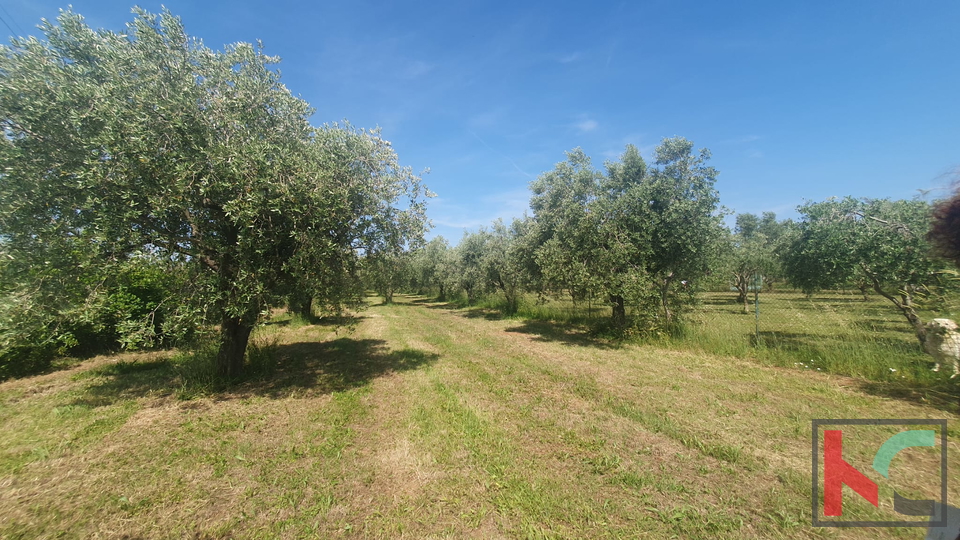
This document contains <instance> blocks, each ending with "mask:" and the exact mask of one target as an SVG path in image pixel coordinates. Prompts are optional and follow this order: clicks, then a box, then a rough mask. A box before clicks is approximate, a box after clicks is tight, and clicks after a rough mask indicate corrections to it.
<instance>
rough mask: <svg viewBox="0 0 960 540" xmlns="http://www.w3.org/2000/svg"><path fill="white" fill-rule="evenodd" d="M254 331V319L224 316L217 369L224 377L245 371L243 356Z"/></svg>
mask: <svg viewBox="0 0 960 540" xmlns="http://www.w3.org/2000/svg"><path fill="white" fill-rule="evenodd" d="M251 331H253V321H249V320H245V319H242V318H240V317H229V316H224V317H223V320H222V322H221V323H220V350H219V352H217V371H218V372H219V374H220V375H221V376H223V377H227V378H231V377H238V376H240V375H241V374H242V373H243V357H244V354H245V353H246V352H247V342H249V341H250V332H251Z"/></svg>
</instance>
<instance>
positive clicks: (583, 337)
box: [505, 320, 618, 349]
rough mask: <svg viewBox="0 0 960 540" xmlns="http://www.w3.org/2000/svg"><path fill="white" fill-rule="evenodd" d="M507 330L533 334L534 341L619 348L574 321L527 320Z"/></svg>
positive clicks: (598, 347) (613, 342)
mask: <svg viewBox="0 0 960 540" xmlns="http://www.w3.org/2000/svg"><path fill="white" fill-rule="evenodd" d="M505 331H506V332H516V333H520V334H531V335H532V336H533V340H534V341H542V342H560V343H565V344H567V345H576V346H578V347H593V348H596V349H616V348H618V344H617V342H615V341H612V340H608V339H604V338H601V337H598V336H596V335H593V334H592V333H591V331H590V330H589V328H588V327H585V326H582V325H576V324H572V323H562V322H552V321H539V320H527V321H523V322H522V323H521V324H520V325H518V326H513V327H510V328H507V329H505Z"/></svg>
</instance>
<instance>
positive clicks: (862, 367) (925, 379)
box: [473, 290, 960, 410]
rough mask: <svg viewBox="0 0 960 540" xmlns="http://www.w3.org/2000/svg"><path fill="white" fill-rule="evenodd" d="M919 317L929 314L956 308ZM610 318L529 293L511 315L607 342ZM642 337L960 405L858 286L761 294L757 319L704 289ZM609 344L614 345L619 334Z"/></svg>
mask: <svg viewBox="0 0 960 540" xmlns="http://www.w3.org/2000/svg"><path fill="white" fill-rule="evenodd" d="M751 302H752V299H751ZM503 305H504V303H503V300H502V298H500V297H498V296H497V295H492V296H490V297H487V298H483V299H481V300H480V301H478V302H477V303H476V305H475V306H473V309H474V310H475V311H476V312H477V313H482V314H484V316H486V317H488V318H491V319H492V318H498V317H500V315H499V313H500V312H501V311H502V308H503ZM921 315H922V316H923V318H924V319H925V320H929V319H933V318H935V317H944V316H946V317H950V316H951V315H952V314H951V313H934V312H921ZM609 317H610V308H609V307H604V306H603V305H597V304H594V303H580V304H574V303H573V302H571V301H569V300H568V299H567V300H563V299H547V300H546V301H543V300H540V301H538V300H537V299H536V298H535V297H533V296H527V297H524V298H523V299H522V301H521V303H520V309H519V310H518V311H517V312H516V313H515V314H514V315H512V316H510V317H509V318H511V319H517V320H526V321H544V322H551V323H558V324H560V325H561V326H562V325H569V328H579V329H580V330H581V334H582V336H581V337H582V338H584V339H586V338H588V337H589V336H593V337H594V338H595V339H596V340H598V341H603V339H604V338H603V336H604V334H605V332H604V331H603V329H604V328H606V324H607V323H608V320H609ZM758 330H759V332H758ZM548 331H549V330H548ZM639 339H640V340H641V341H642V342H646V343H649V344H653V345H656V346H658V347H664V348H670V349H674V350H694V351H702V352H707V353H711V354H722V355H730V356H735V357H739V358H749V359H753V360H757V361H760V362H762V363H765V364H768V365H775V366H781V367H788V368H792V369H798V370H810V371H820V372H827V373H834V374H838V375H846V376H850V377H856V378H859V379H864V380H868V381H874V382H876V383H882V385H883V387H884V388H885V389H886V391H887V392H891V393H897V394H900V395H911V396H913V397H914V398H915V399H920V400H927V401H935V402H938V403H940V404H941V405H942V406H943V407H945V408H947V409H949V410H955V409H956V403H957V402H958V398H960V386H958V384H957V383H956V381H950V380H949V379H948V377H949V375H950V374H951V373H952V371H951V370H950V368H946V369H943V370H941V372H940V373H936V372H933V371H932V367H933V361H932V359H931V357H930V356H928V355H926V354H924V353H923V352H922V351H921V348H920V346H919V343H918V341H917V338H916V336H915V334H914V333H913V330H912V328H911V327H910V325H909V324H908V323H907V321H906V319H905V318H904V317H903V316H902V315H901V314H900V313H899V312H898V311H897V310H896V309H895V308H894V307H893V306H892V304H890V302H889V301H887V300H885V299H883V298H881V297H879V296H876V295H873V296H870V297H869V299H868V300H867V301H864V300H863V296H862V295H861V294H860V293H859V292H856V291H853V292H851V291H833V292H831V291H827V292H821V293H817V294H815V295H813V296H811V297H808V296H806V295H804V294H802V293H800V292H799V291H792V290H778V291H773V292H766V293H762V294H761V295H760V316H759V319H758V317H757V316H756V306H755V305H754V304H752V303H751V305H750V306H749V311H747V312H744V311H743V305H742V304H738V303H737V302H736V294H735V293H732V292H730V293H726V292H724V293H716V292H713V293H704V294H703V295H702V296H701V303H700V305H699V306H697V307H696V308H695V309H694V310H693V311H692V312H690V313H688V314H687V315H686V319H685V324H684V325H683V327H682V328H681V330H680V331H679V332H678V333H676V334H675V335H670V336H665V335H660V336H653V337H646V338H639ZM609 343H610V344H611V345H615V343H616V340H611V341H609ZM877 389H878V390H880V388H879V387H877Z"/></svg>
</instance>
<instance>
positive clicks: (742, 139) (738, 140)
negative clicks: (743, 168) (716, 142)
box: [720, 135, 763, 144]
mask: <svg viewBox="0 0 960 540" xmlns="http://www.w3.org/2000/svg"><path fill="white" fill-rule="evenodd" d="M762 138H763V137H761V136H760V135H744V136H743V137H736V138H733V139H726V140H723V141H720V142H721V143H724V144H748V143H752V142H756V141H759V140H760V139H762Z"/></svg>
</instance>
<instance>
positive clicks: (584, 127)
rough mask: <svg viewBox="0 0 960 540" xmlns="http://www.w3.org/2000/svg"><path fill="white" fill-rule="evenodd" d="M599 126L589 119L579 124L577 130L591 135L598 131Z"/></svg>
mask: <svg viewBox="0 0 960 540" xmlns="http://www.w3.org/2000/svg"><path fill="white" fill-rule="evenodd" d="M599 126H600V124H598V123H597V121H596V120H593V119H587V120H584V121H582V122H577V129H579V130H580V131H581V132H582V133H589V132H591V131H593V130H595V129H597V127H599Z"/></svg>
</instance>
